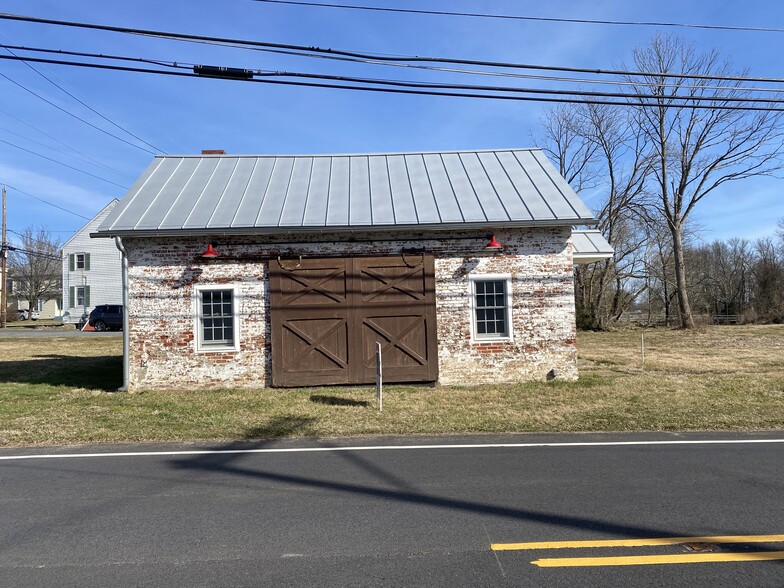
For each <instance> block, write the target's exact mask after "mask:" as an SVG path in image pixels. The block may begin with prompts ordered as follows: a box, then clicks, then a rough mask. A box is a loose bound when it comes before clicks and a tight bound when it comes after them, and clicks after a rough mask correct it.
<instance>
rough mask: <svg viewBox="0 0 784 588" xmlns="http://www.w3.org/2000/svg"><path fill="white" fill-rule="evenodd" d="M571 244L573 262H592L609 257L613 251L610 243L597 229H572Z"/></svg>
mask: <svg viewBox="0 0 784 588" xmlns="http://www.w3.org/2000/svg"><path fill="white" fill-rule="evenodd" d="M572 246H573V247H574V256H573V259H574V263H593V262H595V261H601V260H603V259H609V258H610V257H612V256H613V254H614V253H615V250H614V249H613V248H612V245H610V243H608V242H607V239H605V238H604V236H603V235H602V233H601V232H600V231H599V230H597V229H585V230H574V231H572Z"/></svg>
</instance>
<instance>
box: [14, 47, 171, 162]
mask: <svg viewBox="0 0 784 588" xmlns="http://www.w3.org/2000/svg"><path fill="white" fill-rule="evenodd" d="M0 57H2V58H3V59H8V58H9V57H11V58H13V60H14V61H32V60H30V59H24V58H21V57H17V56H14V55H1V56H0ZM0 76H1V77H3V78H5V79H6V80H8V81H9V82H11V83H12V84H14V85H15V86H18V87H19V88H21V89H22V90H24V91H25V92H29V93H30V94H32V95H33V96H35V97H36V98H39V99H40V100H43V101H44V102H46V103H47V104H49V105H51V106H54V107H55V108H56V109H57V110H59V111H61V112H64V113H65V114H67V115H68V116H71V117H73V118H75V119H76V120H78V121H81V122H83V123H84V124H86V125H87V126H90V127H92V128H94V129H96V130H97V131H100V132H102V133H104V134H106V135H109V136H110V137H114V138H115V139H117V140H118V141H122V142H123V143H125V144H126V145H130V146H131V147H135V148H136V149H141V150H142V151H146V152H147V153H149V154H150V155H157V154H156V153H155V151H150V150H149V149H146V148H144V147H142V146H140V145H136V144H135V143H131V142H130V141H126V140H125V139H123V138H122V137H120V136H118V135H115V134H114V133H110V132H109V131H107V130H106V129H102V128H101V127H99V126H97V125H94V124H93V123H91V122H90V121H88V120H85V119H83V118H82V117H81V116H79V115H77V114H74V113H73V112H71V111H70V110H67V109H65V108H63V107H62V106H60V105H58V104H55V103H54V102H52V101H51V100H48V99H47V98H44V97H43V96H41V95H40V94H38V93H37V92H34V91H33V90H31V89H30V88H28V87H26V86H23V85H22V84H20V83H19V82H17V81H15V80H12V79H11V78H9V77H8V76H7V75H5V74H4V73H2V72H0Z"/></svg>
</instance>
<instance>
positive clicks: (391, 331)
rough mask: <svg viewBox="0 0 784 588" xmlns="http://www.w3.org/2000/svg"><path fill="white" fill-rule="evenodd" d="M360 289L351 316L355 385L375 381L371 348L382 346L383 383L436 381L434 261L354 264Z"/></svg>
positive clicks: (429, 258) (414, 258)
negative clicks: (356, 354) (354, 330)
mask: <svg viewBox="0 0 784 588" xmlns="http://www.w3.org/2000/svg"><path fill="white" fill-rule="evenodd" d="M354 272H355V275H356V276H357V277H358V282H359V288H358V292H357V297H356V299H355V308H354V313H355V317H356V324H357V338H358V339H359V341H358V342H357V343H358V344H359V353H360V354H361V358H360V360H359V362H357V365H356V370H357V371H356V377H357V382H358V383H370V382H374V381H375V377H376V342H379V343H381V357H382V359H383V365H384V380H385V381H387V382H429V381H435V380H437V379H438V351H437V349H436V346H437V338H436V302H435V300H436V297H435V276H434V273H435V272H434V263H433V257H432V256H430V255H405V256H395V257H391V256H390V257H365V258H362V257H360V258H356V259H354Z"/></svg>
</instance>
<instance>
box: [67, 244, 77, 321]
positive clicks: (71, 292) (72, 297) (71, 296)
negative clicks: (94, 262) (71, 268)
mask: <svg viewBox="0 0 784 588" xmlns="http://www.w3.org/2000/svg"><path fill="white" fill-rule="evenodd" d="M71 255H72V256H73V253H71ZM74 302H76V286H71V287H70V288H68V308H74Z"/></svg>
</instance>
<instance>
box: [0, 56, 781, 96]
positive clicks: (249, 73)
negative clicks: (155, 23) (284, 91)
mask: <svg viewBox="0 0 784 588" xmlns="http://www.w3.org/2000/svg"><path fill="white" fill-rule="evenodd" d="M0 47H3V45H1V44H0ZM16 48H17V49H19V50H25V51H35V52H42V53H55V54H58V55H60V54H66V55H74V54H75V55H78V56H80V57H93V58H100V59H111V60H124V61H133V62H138V61H142V62H144V63H152V64H155V65H160V66H165V67H169V68H173V69H180V70H190V69H191V68H188V67H185V66H184V65H183V63H182V62H166V61H163V60H160V59H157V60H150V59H142V58H138V57H127V56H118V55H105V54H102V53H86V52H73V51H64V50H62V49H46V48H42V47H16ZM15 57H18V58H19V59H25V57H23V56H18V55H15ZM202 67H207V66H196V68H195V69H194V71H197V70H198V69H199V68H202ZM224 70H232V71H233V70H237V71H238V72H242V77H252V76H253V75H258V76H262V75H263V76H280V77H300V78H311V79H324V80H332V81H342V82H353V83H364V84H376V85H387V86H399V87H414V88H429V89H451V90H478V91H483V92H518V93H528V94H543V95H567V96H571V95H574V94H575V91H574V90H552V89H543V88H517V87H512V86H480V85H471V84H443V83H435V82H412V81H406V80H388V79H379V78H359V77H352V76H337V75H326V74H313V73H301V72H286V71H275V72H263V71H262V70H253V71H251V70H241V69H239V68H224ZM197 73H199V72H198V71H197ZM224 73H225V72H224ZM218 77H225V76H224V75H218ZM643 85H646V86H647V85H649V84H643ZM669 86H670V87H677V88H680V86H679V85H673V84H670V85H669ZM656 87H659V86H658V85H656ZM687 87H688V88H692V89H699V90H707V89H708V88H707V87H705V86H687ZM717 89H721V90H730V91H732V92H738V91H746V92H751V91H753V90H754V89H753V88H747V87H739V86H734V87H728V86H719V87H718V88H717ZM781 90H782V91H784V89H781ZM580 95H582V96H592V97H600V98H633V99H638V100H639V99H647V98H650V99H661V98H666V99H673V100H689V101H690V100H693V101H697V102H701V101H702V102H706V101H710V102H736V103H765V104H784V100H781V99H776V98H754V97H737V96H731V95H724V96H716V95H714V96H697V95H692V94H685V95H678V94H671V95H667V96H660V95H659V94H655V95H653V94H641V93H639V92H636V93H621V92H589V91H580Z"/></svg>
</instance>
